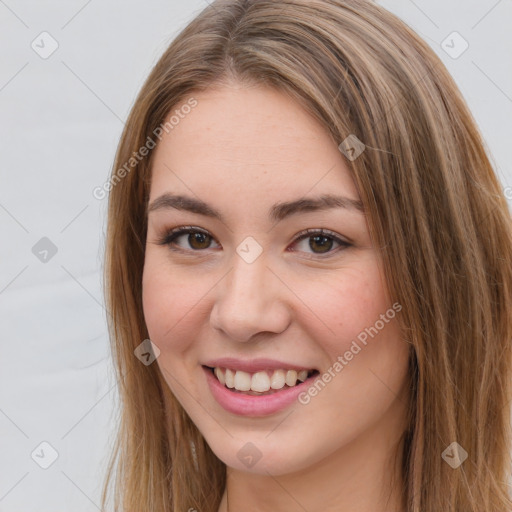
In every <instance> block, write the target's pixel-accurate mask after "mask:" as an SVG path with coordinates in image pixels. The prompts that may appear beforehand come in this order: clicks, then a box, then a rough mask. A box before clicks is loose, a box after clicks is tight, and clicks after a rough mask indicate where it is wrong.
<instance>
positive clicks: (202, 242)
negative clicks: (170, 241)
mask: <svg viewBox="0 0 512 512" xmlns="http://www.w3.org/2000/svg"><path fill="white" fill-rule="evenodd" d="M211 241H212V237H211V236H210V235H206V234H205V233H189V235H188V243H189V244H190V247H192V248H193V249H208V247H209V246H210V244H211Z"/></svg>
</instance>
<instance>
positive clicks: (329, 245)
mask: <svg viewBox="0 0 512 512" xmlns="http://www.w3.org/2000/svg"><path fill="white" fill-rule="evenodd" d="M312 241H313V243H318V244H319V246H320V251H319V252H328V251H329V250H330V249H331V248H332V243H333V240H331V239H330V238H329V237H327V236H323V235H317V236H313V237H311V238H310V242H309V247H311V249H314V247H313V244H312ZM320 241H322V242H320ZM325 242H327V244H326V243H325Z"/></svg>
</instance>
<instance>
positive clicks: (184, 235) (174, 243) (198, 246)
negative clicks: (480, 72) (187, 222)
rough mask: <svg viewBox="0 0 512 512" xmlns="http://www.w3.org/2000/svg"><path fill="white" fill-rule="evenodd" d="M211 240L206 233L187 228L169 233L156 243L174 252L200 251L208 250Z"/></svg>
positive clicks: (190, 227)
mask: <svg viewBox="0 0 512 512" xmlns="http://www.w3.org/2000/svg"><path fill="white" fill-rule="evenodd" d="M213 240H214V238H213V237H212V236H211V235H210V234H208V233H207V232H205V231H202V230H199V229H197V228H194V227H192V226H187V227H181V228H176V229H173V230H171V231H169V232H168V233H167V234H165V235H164V237H163V238H161V239H160V240H159V242H158V243H159V244H160V245H167V246H169V248H170V249H172V250H176V251H180V250H181V251H190V250H193V251H201V250H204V249H209V248H210V247H211V245H212V241H213Z"/></svg>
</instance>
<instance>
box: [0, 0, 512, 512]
mask: <svg viewBox="0 0 512 512" xmlns="http://www.w3.org/2000/svg"><path fill="white" fill-rule="evenodd" d="M379 3H381V4H382V5H384V6H385V7H387V8H388V9H389V10H391V11H393V12H395V13H396V14H398V15H399V16H400V17H401V18H402V19H404V20H405V21H406V22H407V23H408V24H409V25H410V26H411V27H412V28H413V29H415V30H416V31H417V32H418V33H419V34H420V35H421V36H422V37H423V38H424V39H425V40H426V41H427V42H428V43H429V44H430V45H431V46H432V48H433V49H434V50H435V51H436V52H437V53H438V54H439V55H440V56H441V57H442V59H443V61H444V62H445V64H446V65H447V66H448V69H449V70H450V72H451V73H452V75H453V76H454V78H455V80H456V81H457V83H458V84H459V86H460V88H461V90H462V93H463V95H464V96H465V98H466V99H467V101H468V103H469V106H470V108H471V109H472V112H473V114H474V116H475V118H476V120H477V122H478V124H479V126H480V129H481V131H482V133H483V135H484V138H485V140H486V143H487V146H488V149H489V151H490V153H491V155H492V156H493V161H494V163H495V166H496V169H497V171H498V174H499V177H500V180H501V182H502V184H503V187H504V189H505V190H506V193H507V197H508V198H509V201H510V203H511V204H512V167H511V159H510V148H511V144H510V141H511V139H512V126H511V124H512V122H511V120H512V65H511V62H512V59H510V56H511V55H512V37H511V35H510V32H509V26H510V20H511V19H512V3H510V2H507V1H506V0H471V1H468V0H456V1H455V0H452V1H450V2H446V1H441V0H428V1H427V0H415V1H412V0H383V1H381V2H379ZM205 6H206V0H189V1H187V3H185V2H179V1H178V0H168V1H165V2H164V1H162V0H150V1H148V2H144V3H143V2H134V1H133V0H128V1H127V0H125V1H123V2H121V1H118V0H102V1H99V0H88V1H86V0H68V1H67V2H56V1H51V0H47V1H39V2H36V1H33V0H32V1H21V0H0V43H1V45H0V48H1V50H0V53H1V56H2V60H1V63H2V64H1V66H0V120H1V121H0V141H1V150H2V151H1V157H2V161H1V165H0V228H1V233H2V236H1V242H2V243H1V244H0V329H1V338H0V343H1V345H0V346H1V357H0V511H1V512H32V511H37V512H57V511H64V510H73V511H74V512H85V511H91V512H93V511H96V510H98V509H99V502H100V499H99V498H100V488H101V479H102V476H103V472H104V468H105V463H106V460H107V454H108V450H109V448H110V446H111V443H112V436H113V432H114V425H115V416H114V415H113V411H114V406H115V399H116V387H115V381H114V379H113V377H112V376H111V369H110V359H109V346H108V339H107V332H106V324H105V311H104V306H103V298H102V290H101V269H102V253H103V238H104V229H105V211H106V199H103V200H98V199H95V198H94V197H93V195H92V191H93V189H94V188H95V187H97V186H101V185H102V184H103V183H104V182H105V181H106V180H107V178H108V175H109V172H110V168H111V166H112V164H113V158H114V153H115V149H116V145H117V142H118V140H119V136H120V134H121V130H122V127H123V123H124V120H125V119H126V118H127V115H128V112H129V109H130V107H131V105H132V103H133V101H134V99H135V95H136V93H137V91H138V90H139V88H140V87H141V85H142V83H143V81H144V79H145V77H146V76H147V74H148V72H149V71H150V69H151V67H152V66H153V65H154V64H155V63H156V61H157V59H158V57H159V56H160V55H161V53H162V52H163V51H164V49H165V48H166V46H167V45H168V43H169V42H170V41H171V39H172V37H173V36H174V35H175V34H176V33H177V32H178V31H179V30H180V29H181V28H182V27H183V26H184V25H185V24H186V22H187V21H188V20H190V19H192V18H193V17H194V15H195V14H196V13H197V12H199V11H200V10H201V9H203V8H204V7H205ZM453 32H457V34H453ZM443 41H444V43H443ZM466 45H467V46H468V47H467V49H465V48H466ZM464 50H465V51H464ZM41 443H44V444H41ZM45 468H46V469H45Z"/></svg>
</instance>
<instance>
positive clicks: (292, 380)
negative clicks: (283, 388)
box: [285, 370, 297, 386]
mask: <svg viewBox="0 0 512 512" xmlns="http://www.w3.org/2000/svg"><path fill="white" fill-rule="evenodd" d="M285 382H286V384H288V386H295V384H297V372H296V371H295V370H288V371H287V372H286V379H285Z"/></svg>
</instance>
